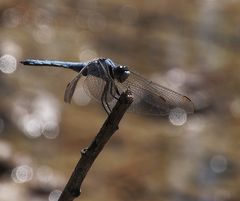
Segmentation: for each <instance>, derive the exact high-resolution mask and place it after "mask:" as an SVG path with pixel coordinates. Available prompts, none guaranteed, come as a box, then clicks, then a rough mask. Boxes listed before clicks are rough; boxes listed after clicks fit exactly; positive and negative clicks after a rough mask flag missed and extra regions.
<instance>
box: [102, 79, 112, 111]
mask: <svg viewBox="0 0 240 201" xmlns="http://www.w3.org/2000/svg"><path fill="white" fill-rule="evenodd" d="M108 84H109V83H108V82H107V83H106V84H105V87H104V89H103V92H102V96H101V103H102V106H103V109H104V110H105V112H106V113H107V114H108V115H109V114H110V112H111V109H110V106H109V104H108V102H107V93H108V90H109V87H108Z"/></svg>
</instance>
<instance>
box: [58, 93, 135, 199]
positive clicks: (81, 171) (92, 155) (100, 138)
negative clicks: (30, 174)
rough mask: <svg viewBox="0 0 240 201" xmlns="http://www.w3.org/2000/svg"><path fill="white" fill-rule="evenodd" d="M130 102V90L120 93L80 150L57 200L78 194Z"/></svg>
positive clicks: (72, 197)
mask: <svg viewBox="0 0 240 201" xmlns="http://www.w3.org/2000/svg"><path fill="white" fill-rule="evenodd" d="M132 102H133V97H132V94H131V92H130V91H128V90H127V91H126V92H124V93H122V94H121V96H120V98H119V100H118V102H117V103H116V105H115V107H114V108H113V110H112V112H111V113H110V114H109V116H108V118H107V119H106V121H105V123H104V124H103V126H102V128H101V130H100V131H99V133H98V134H97V136H96V137H95V139H94V140H93V141H92V143H91V145H90V146H89V147H88V148H87V149H84V150H82V151H81V154H82V156H81V158H80V160H79V161H78V163H77V165H76V167H75V169H74V171H73V173H72V175H71V177H70V179H69V181H68V183H67V185H66V186H65V188H64V190H63V192H62V194H61V196H60V198H59V201H73V200H74V199H75V198H77V197H78V196H80V193H81V191H80V188H81V185H82V182H83V180H84V178H85V176H86V175H87V173H88V171H89V169H90V168H91V166H92V164H93V162H94V160H95V159H96V157H97V156H98V154H99V153H100V152H101V151H102V149H103V147H104V146H105V144H106V143H107V142H108V140H109V139H110V138H111V136H112V135H113V134H114V132H115V131H116V130H117V129H118V124H119V122H120V120H121V119H122V117H123V115H124V113H125V112H126V110H127V109H128V107H129V106H130V105H131V103H132Z"/></svg>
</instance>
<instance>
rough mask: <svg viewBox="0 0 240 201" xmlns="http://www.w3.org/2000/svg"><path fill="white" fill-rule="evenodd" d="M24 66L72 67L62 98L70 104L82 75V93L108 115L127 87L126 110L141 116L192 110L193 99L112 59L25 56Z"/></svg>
mask: <svg viewBox="0 0 240 201" xmlns="http://www.w3.org/2000/svg"><path fill="white" fill-rule="evenodd" d="M21 63H22V64H24V65H34V66H54V67H62V68H67V69H72V70H74V71H76V72H77V73H78V74H77V76H76V77H75V78H74V79H73V80H72V81H71V82H69V83H68V85H67V87H66V90H65V95H64V101H65V102H68V103H70V102H71V99H72V96H73V93H74V91H75V88H76V85H77V83H78V81H79V79H80V78H81V77H82V76H83V77H85V80H84V82H83V88H84V90H85V91H86V93H87V94H88V95H89V96H90V97H92V98H94V99H95V100H97V101H99V102H101V104H102V106H103V108H104V110H105V111H106V112H107V113H108V114H109V113H110V112H111V111H112V109H113V107H114V105H115V104H116V101H117V100H118V98H119V97H120V95H121V93H122V92H124V91H126V90H127V89H129V90H130V91H131V92H132V94H133V100H134V101H133V103H132V105H131V106H130V108H129V110H130V111H132V112H134V113H137V114H144V115H155V116H164V115H169V113H170V111H171V110H172V109H175V108H181V109H183V110H184V111H185V112H186V113H193V112H194V105H193V102H192V101H191V100H190V99H189V98H188V97H187V96H184V95H182V94H180V93H177V92H175V91H173V90H171V89H168V88H166V87H164V86H161V85H159V84H157V83H154V82H152V81H149V80H147V79H145V78H144V77H142V76H141V75H139V74H138V73H135V72H133V71H131V70H130V69H129V68H128V67H127V66H123V65H120V64H117V63H115V62H113V61H112V60H111V59H108V58H98V59H94V60H91V61H88V62H64V61H49V60H34V59H27V60H25V61H21Z"/></svg>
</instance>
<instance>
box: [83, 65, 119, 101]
mask: <svg viewBox="0 0 240 201" xmlns="http://www.w3.org/2000/svg"><path fill="white" fill-rule="evenodd" d="M106 80H109V77H108V76H107V75H106V72H105V71H104V69H102V68H100V67H98V66H90V67H89V68H88V72H87V77H86V79H85V80H84V83H83V88H84V90H85V92H86V93H87V94H88V96H90V97H91V98H93V99H95V100H97V101H99V102H101V98H102V94H103V92H104V87H105V85H106ZM109 90H110V89H109ZM112 92H113V93H112V94H115V93H116V92H115V91H114V90H112ZM106 99H107V102H109V103H110V102H112V100H113V99H114V98H113V96H112V95H111V94H110V91H109V92H108V93H107V96H106Z"/></svg>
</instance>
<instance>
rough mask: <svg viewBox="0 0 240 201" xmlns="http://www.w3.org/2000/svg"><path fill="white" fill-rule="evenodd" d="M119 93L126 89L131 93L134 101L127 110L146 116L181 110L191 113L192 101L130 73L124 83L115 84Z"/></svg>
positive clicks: (192, 110) (192, 109)
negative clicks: (176, 109)
mask: <svg viewBox="0 0 240 201" xmlns="http://www.w3.org/2000/svg"><path fill="white" fill-rule="evenodd" d="M116 84H117V86H118V88H119V89H120V91H124V90H126V89H127V88H128V89H130V91H132V93H133V96H134V101H133V103H132V105H131V106H130V108H129V110H130V111H132V112H134V113H139V114H147V115H168V114H169V112H170V110H171V109H174V108H176V107H179V108H182V109H184V110H185V111H186V113H193V112H194V106H193V103H192V101H191V100H190V99H189V98H187V97H186V96H184V95H182V94H179V93H177V92H174V91H172V90H170V89H167V88H166V87H163V86H161V85H159V84H156V83H154V82H151V81H148V80H146V79H145V78H143V77H142V76H140V75H138V74H136V73H134V72H131V74H130V75H129V77H128V79H127V80H126V81H125V82H124V83H116Z"/></svg>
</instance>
